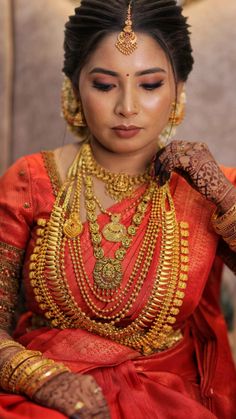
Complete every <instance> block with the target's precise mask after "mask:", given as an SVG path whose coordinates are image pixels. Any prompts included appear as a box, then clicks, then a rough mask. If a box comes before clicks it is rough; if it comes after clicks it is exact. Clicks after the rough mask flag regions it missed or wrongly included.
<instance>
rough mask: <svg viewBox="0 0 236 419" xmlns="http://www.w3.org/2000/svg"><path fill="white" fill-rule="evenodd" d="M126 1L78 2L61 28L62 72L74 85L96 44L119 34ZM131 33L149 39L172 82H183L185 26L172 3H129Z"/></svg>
mask: <svg viewBox="0 0 236 419" xmlns="http://www.w3.org/2000/svg"><path fill="white" fill-rule="evenodd" d="M129 3H130V1H126V0H82V1H81V6H80V7H77V8H76V9H75V15H73V16H70V18H69V21H68V22H67V23H66V26H65V41H64V50H65V61H64V68H63V71H64V73H65V74H66V76H68V77H69V78H70V79H71V80H72V82H73V83H74V84H75V85H76V84H77V83H78V77H79V74H80V71H81V69H82V67H83V66H84V64H85V62H86V60H87V59H88V58H89V56H90V54H91V53H92V52H93V51H94V50H95V49H96V47H97V45H98V43H99V42H100V41H101V40H102V39H103V38H104V37H105V36H106V35H109V34H111V33H114V32H121V31H122V29H123V28H124V22H125V19H126V16H127V8H128V5H129ZM132 20H133V30H134V31H135V32H136V33H138V32H142V33H146V34H148V35H150V36H151V37H153V38H154V39H155V40H156V41H157V42H158V43H159V45H160V46H161V47H162V48H163V50H164V51H165V53H166V55H167V57H168V59H169V61H170V63H171V66H172V69H173V72H174V76H175V80H176V81H186V80H187V78H188V75H189V73H190V71H191V70H192V66H193V57H192V48H191V44H190V39H189V25H188V24H187V19H186V18H185V17H184V16H183V15H182V8H181V7H180V6H178V5H177V3H176V1H175V0H136V1H135V0H134V1H132Z"/></svg>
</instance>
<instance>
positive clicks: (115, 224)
mask: <svg viewBox="0 0 236 419" xmlns="http://www.w3.org/2000/svg"><path fill="white" fill-rule="evenodd" d="M120 217H121V216H120V214H113V215H112V216H111V223H109V224H107V225H106V226H105V227H104V229H103V230H102V234H103V236H104V237H105V239H106V240H108V241H110V242H114V243H118V242H121V241H122V240H123V239H124V238H125V236H126V227H125V226H124V225H123V224H121V223H120Z"/></svg>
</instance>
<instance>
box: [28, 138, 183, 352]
mask: <svg viewBox="0 0 236 419" xmlns="http://www.w3.org/2000/svg"><path fill="white" fill-rule="evenodd" d="M84 147H86V146H84ZM84 147H82V149H81V152H80V156H78V157H77V158H76V159H75V162H74V164H73V165H72V167H71V169H70V171H69V173H68V177H67V180H66V182H65V184H64V185H63V187H62V188H61V190H60V192H59V194H58V196H57V198H56V201H55V204H54V207H53V210H52V213H51V217H50V219H49V221H48V222H47V221H46V220H38V225H39V227H40V228H38V230H37V235H38V239H37V240H36V246H35V248H34V252H33V254H32V255H31V264H30V274H29V275H30V279H31V286H32V288H33V290H34V294H35V299H36V301H37V302H38V303H39V307H40V308H41V310H42V311H43V312H44V316H45V317H46V318H47V319H49V320H50V322H51V325H52V327H59V328H68V327H75V328H77V327H80V328H84V329H87V330H89V331H91V332H93V333H97V334H99V335H100V336H104V337H108V338H110V339H112V340H115V341H116V342H119V343H122V344H124V345H127V346H130V347H132V348H134V349H136V350H138V351H141V352H143V353H145V354H148V353H152V352H153V351H155V350H163V349H165V348H167V347H169V346H170V345H172V344H173V343H174V342H176V341H178V340H179V339H180V337H181V334H180V332H179V331H175V330H174V329H173V325H174V323H175V321H176V316H177V315H178V313H179V309H180V307H181V305H182V302H183V298H184V295H185V293H184V289H185V288H186V282H187V279H188V275H187V272H188V240H187V237H188V234H189V232H188V224H187V223H184V222H181V223H178V222H177V220H176V215H175V208H174V203H173V200H172V197H171V194H170V191H169V186H168V184H167V185H165V186H163V187H161V188H157V186H156V185H155V187H154V185H153V184H152V182H150V187H149V188H148V189H147V190H146V191H145V192H144V194H143V197H142V199H141V202H140V203H139V204H138V206H140V205H141V207H142V209H143V211H144V213H145V211H146V210H147V202H145V200H143V199H144V197H145V193H146V194H147V191H149V189H150V188H151V187H153V191H152V193H151V196H149V201H148V202H150V204H151V212H150V217H149V221H148V224H147V228H146V231H145V235H144V238H143V242H142V245H141V248H140V250H139V253H138V256H137V259H136V261H135V264H134V267H133V269H132V272H131V275H130V278H129V280H128V281H127V283H126V285H124V284H122V283H121V285H120V290H119V291H118V290H117V291H116V293H114V294H113V293H112V294H111V295H100V293H99V292H98V290H97V289H96V288H94V286H93V278H92V279H91V278H89V277H88V275H87V273H86V269H85V266H84V263H83V257H82V250H81V245H80V237H79V234H75V235H74V234H71V232H69V234H67V233H68V230H67V229H66V228H65V225H66V221H68V220H72V218H71V213H72V214H73V213H76V214H77V215H78V209H79V197H80V193H81V182H82V178H83V176H82V162H83V159H85V160H86V159H87V147H86V148H85V149H84ZM84 150H86V153H84ZM85 166H86V165H85ZM83 170H84V169H83ZM86 177H87V179H89V181H88V183H89V185H90V186H91V182H90V181H91V178H89V176H88V175H86ZM89 185H87V186H89ZM151 185H152V186H151ZM87 192H89V194H88V195H89V196H86V199H87V200H88V201H93V202H94V203H95V206H96V201H95V200H94V196H93V197H92V196H91V194H90V192H91V191H90V190H87V191H85V193H87ZM146 196H147V195H146ZM167 208H169V209H167ZM70 209H71V213H70ZM76 211H77V212H76ZM87 211H88V213H89V211H90V216H89V217H90V219H89V223H91V225H92V226H93V224H94V223H97V217H96V214H95V212H94V211H95V209H94V205H93V204H92V210H91V207H89V210H88V208H87ZM141 212H142V211H141ZM135 215H137V210H136V213H135ZM94 216H95V217H94ZM133 217H134V216H133ZM141 218H142V217H141ZM79 221H80V220H79ZM76 223H77V221H76ZM76 223H75V224H76ZM141 223H142V219H141V220H140V223H137V225H135V228H136V227H137V226H141ZM97 224H98V223H97ZM131 226H132V224H131ZM131 226H130V227H131ZM72 227H73V225H72ZM77 227H78V226H76V228H77ZM132 227H133V226H132ZM73 228H74V227H73ZM72 230H73V229H72ZM95 230H97V225H96V226H95ZM95 230H94V231H93V230H91V231H92V234H96V231H95ZM98 231H99V225H98ZM92 234H91V235H92ZM99 239H100V238H99ZM159 239H160V240H161V251H160V254H159V256H158V263H157V271H156V276H155V278H154V283H153V289H152V292H151V295H150V297H149V299H148V302H147V303H146V305H145V307H144V308H143V310H142V311H141V313H140V314H139V316H138V317H137V318H136V319H135V320H134V321H132V322H131V323H130V324H129V325H128V326H126V327H121V326H120V324H119V323H120V321H121V320H122V319H123V318H125V317H126V316H127V314H128V313H129V311H130V309H131V308H132V306H133V304H134V302H135V301H136V299H137V297H138V295H139V293H140V291H141V290H142V287H143V285H144V282H145V280H146V278H147V275H148V272H149V269H150V266H151V263H152V261H153V259H154V252H155V248H156V244H157V240H159ZM66 245H68V248H69V254H70V257H71V260H72V266H73V269H74V274H75V278H76V281H77V284H78V287H79V290H80V293H81V296H82V298H83V300H84V301H85V303H86V305H87V307H88V308H89V309H90V310H91V311H92V313H93V317H94V315H95V316H96V317H97V318H96V319H94V318H90V317H89V316H88V315H87V314H86V313H84V312H83V311H82V310H81V308H80V307H79V305H78V303H77V302H76V300H75V297H74V295H73V293H72V291H71V289H70V286H69V284H68V281H67V277H66V269H65V248H66ZM92 245H93V246H94V248H96V247H98V246H97V242H96V241H95V243H94V242H93V241H92ZM101 250H103V249H101ZM118 250H120V249H118ZM98 253H99V258H101V257H104V255H103V252H101V251H100V250H98ZM124 257H125V256H124ZM155 257H157V256H155ZM95 262H96V256H95ZM105 294H106V293H105ZM114 295H115V296H114ZM128 295H129V298H127V297H128ZM98 297H99V298H98ZM94 300H95V301H96V300H100V301H104V302H106V303H108V306H107V307H106V308H105V309H101V308H99V307H98V306H97V304H96V302H95V301H94ZM117 310H118V311H117Z"/></svg>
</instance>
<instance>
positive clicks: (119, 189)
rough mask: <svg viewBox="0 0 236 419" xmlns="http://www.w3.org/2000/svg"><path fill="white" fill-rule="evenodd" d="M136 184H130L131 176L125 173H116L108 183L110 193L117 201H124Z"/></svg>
mask: <svg viewBox="0 0 236 419" xmlns="http://www.w3.org/2000/svg"><path fill="white" fill-rule="evenodd" d="M133 187H134V185H131V184H130V180H129V176H128V175H126V174H125V173H119V174H116V176H115V178H114V179H113V181H112V182H107V183H106V191H107V193H108V195H110V196H111V197H112V198H114V199H115V200H116V201H122V199H124V198H127V197H128V196H130V195H131V193H132V191H133Z"/></svg>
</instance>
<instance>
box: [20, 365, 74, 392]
mask: <svg viewBox="0 0 236 419" xmlns="http://www.w3.org/2000/svg"><path fill="white" fill-rule="evenodd" d="M63 372H70V370H69V368H67V367H66V366H64V365H61V366H60V367H58V365H55V366H54V367H53V368H51V369H50V370H47V371H45V372H43V373H42V374H41V375H39V376H38V377H35V380H34V381H33V382H30V383H29V385H28V387H27V388H25V394H26V395H27V396H28V397H30V398H31V399H32V398H33V397H34V395H35V393H37V391H38V390H39V389H40V388H41V387H43V385H44V384H46V383H47V382H48V381H49V380H51V379H52V378H54V377H57V376H58V375H60V374H62V373H63ZM33 378H34V377H33Z"/></svg>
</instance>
